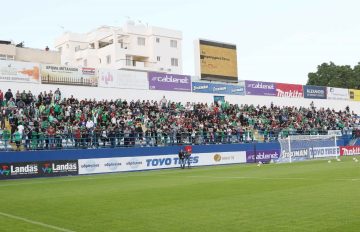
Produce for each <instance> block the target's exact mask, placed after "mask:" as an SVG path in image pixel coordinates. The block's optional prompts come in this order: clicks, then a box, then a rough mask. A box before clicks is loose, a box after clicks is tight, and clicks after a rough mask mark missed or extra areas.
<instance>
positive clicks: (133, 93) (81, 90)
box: [0, 82, 360, 114]
mask: <svg viewBox="0 0 360 232" xmlns="http://www.w3.org/2000/svg"><path fill="white" fill-rule="evenodd" d="M58 87H59V88H60V90H61V92H62V94H63V96H64V97H70V95H74V97H77V98H81V99H84V98H88V99H89V98H91V99H93V98H96V99H98V100H101V99H116V98H122V99H127V100H137V99H140V100H158V101H159V100H161V98H162V97H163V96H165V97H166V98H167V99H168V100H171V101H175V102H183V103H186V102H204V103H205V102H207V103H211V102H213V96H214V95H221V94H206V93H192V92H174V91H156V90H135V89H116V88H101V87H79V86H66V85H58V86H57V85H42V84H28V83H12V82H0V89H1V90H2V91H3V92H6V91H7V89H9V88H10V89H11V90H12V92H13V93H16V90H20V91H22V90H26V91H27V90H31V91H32V92H33V93H35V94H38V93H39V92H42V91H47V92H48V91H50V90H53V91H55V90H56V88H58ZM221 96H225V100H226V101H228V102H230V103H233V104H254V105H266V106H270V104H271V102H273V103H274V104H275V105H279V106H297V107H298V106H304V107H308V106H309V105H310V103H311V102H312V101H313V102H314V105H315V107H325V108H328V107H329V108H330V109H335V110H344V109H345V107H346V106H349V107H350V110H353V111H354V112H355V113H357V114H360V102H355V101H341V100H327V99H305V98H280V97H265V96H237V95H221Z"/></svg>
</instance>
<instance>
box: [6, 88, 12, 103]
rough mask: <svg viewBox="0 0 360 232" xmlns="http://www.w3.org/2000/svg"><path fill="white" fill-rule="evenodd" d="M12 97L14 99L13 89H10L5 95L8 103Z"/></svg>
mask: <svg viewBox="0 0 360 232" xmlns="http://www.w3.org/2000/svg"><path fill="white" fill-rule="evenodd" d="M12 97H13V94H12V92H11V89H9V90H8V91H7V92H6V93H5V99H6V102H8V101H9V100H10V99H11V98H12Z"/></svg>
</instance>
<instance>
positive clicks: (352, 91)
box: [349, 89, 360, 101]
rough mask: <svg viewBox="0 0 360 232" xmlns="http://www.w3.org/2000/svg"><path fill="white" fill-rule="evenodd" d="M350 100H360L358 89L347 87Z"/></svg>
mask: <svg viewBox="0 0 360 232" xmlns="http://www.w3.org/2000/svg"><path fill="white" fill-rule="evenodd" d="M349 95H350V100H353V101H360V90H358V89H349Z"/></svg>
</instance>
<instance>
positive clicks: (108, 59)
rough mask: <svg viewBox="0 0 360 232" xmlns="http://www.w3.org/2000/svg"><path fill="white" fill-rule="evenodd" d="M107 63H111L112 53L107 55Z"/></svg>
mask: <svg viewBox="0 0 360 232" xmlns="http://www.w3.org/2000/svg"><path fill="white" fill-rule="evenodd" d="M106 63H107V64H111V56H110V55H108V56H106Z"/></svg>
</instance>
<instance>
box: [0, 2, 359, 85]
mask: <svg viewBox="0 0 360 232" xmlns="http://www.w3.org/2000/svg"><path fill="white" fill-rule="evenodd" d="M359 9H360V1H356V0H251V1H249V0H233V1H231V0H217V1H215V0H197V1H196V0H62V1H60V0H31V1H28V0H23V1H21V0H12V1H2V3H1V20H0V40H14V41H15V42H17V43H18V42H21V41H25V46H27V47H35V48H44V47H45V46H46V45H49V46H50V47H51V48H53V42H54V38H56V37H57V36H58V35H60V34H61V33H62V32H63V31H64V30H63V28H65V30H66V31H73V32H88V31H89V30H91V29H94V28H96V27H98V26H101V25H111V26H122V25H123V24H124V23H125V22H126V20H127V17H130V18H131V19H133V20H136V21H137V20H141V21H142V22H144V23H148V24H149V25H154V26H160V27H166V28H171V29H177V30H180V31H182V32H183V64H184V70H183V71H184V73H185V74H190V75H193V74H194V47H193V41H194V40H195V39H197V38H205V39H210V40H217V41H224V42H230V43H234V44H236V45H237V53H238V73H239V79H243V80H245V79H248V80H262V81H274V82H286V83H298V84H305V83H306V81H307V74H308V72H311V71H316V67H317V65H319V64H321V63H323V62H329V61H334V62H335V63H336V64H349V65H352V66H353V65H356V64H357V63H358V62H359V61H360V12H359ZM62 27H63V28H62Z"/></svg>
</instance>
